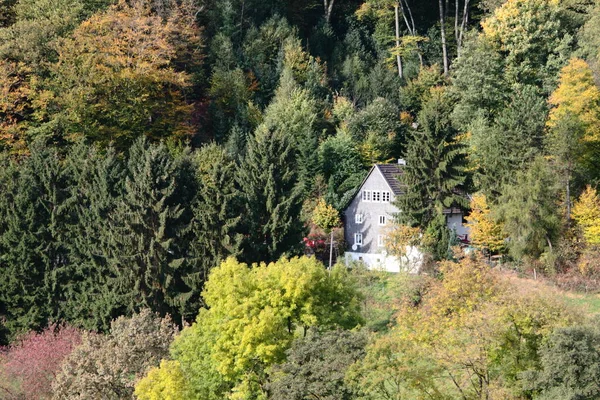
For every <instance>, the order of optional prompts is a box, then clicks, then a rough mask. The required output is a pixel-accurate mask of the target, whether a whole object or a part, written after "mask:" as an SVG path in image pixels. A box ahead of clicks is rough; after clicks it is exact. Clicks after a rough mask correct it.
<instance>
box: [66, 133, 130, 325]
mask: <svg viewBox="0 0 600 400" xmlns="http://www.w3.org/2000/svg"><path fill="white" fill-rule="evenodd" d="M65 168H66V170H67V172H68V176H69V178H70V180H71V183H70V185H69V200H68V201H69V203H70V204H71V208H72V213H71V221H70V223H69V226H68V241H67V246H68V250H69V263H70V268H69V269H68V271H69V276H68V279H66V280H65V281H66V282H68V283H65V285H63V287H62V291H63V294H64V300H63V301H64V306H63V308H64V313H65V318H66V319H67V320H69V321H71V322H72V323H75V324H77V325H79V326H84V327H85V328H87V329H93V330H96V329H100V330H107V329H108V328H109V326H110V322H111V320H112V319H114V318H116V317H118V316H119V315H120V313H121V312H122V311H123V309H122V306H123V305H122V304H121V302H120V300H119V298H118V296H117V295H116V293H115V292H114V291H113V290H112V287H111V286H110V282H111V279H113V278H114V277H115V274H114V273H113V272H112V271H111V270H110V269H109V266H110V263H109V256H110V251H111V240H112V232H111V227H110V224H107V222H108V221H109V220H110V217H111V213H112V212H113V210H115V209H116V207H117V204H119V203H120V202H121V201H122V200H123V198H122V197H123V181H124V178H125V170H124V166H123V163H122V162H121V161H120V160H119V158H118V156H117V154H116V153H115V151H114V149H112V148H108V149H107V150H106V151H104V152H101V151H99V150H98V149H97V148H96V147H93V146H88V145H86V144H85V143H83V142H80V143H77V144H76V145H75V146H73V148H72V149H71V151H70V152H69V154H68V156H67V158H66V161H65Z"/></svg>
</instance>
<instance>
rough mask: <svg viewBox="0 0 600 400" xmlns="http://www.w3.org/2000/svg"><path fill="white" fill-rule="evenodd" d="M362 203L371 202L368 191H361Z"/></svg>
mask: <svg viewBox="0 0 600 400" xmlns="http://www.w3.org/2000/svg"><path fill="white" fill-rule="evenodd" d="M362 199H363V201H371V191H370V190H363V197H362Z"/></svg>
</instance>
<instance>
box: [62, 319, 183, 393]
mask: <svg viewBox="0 0 600 400" xmlns="http://www.w3.org/2000/svg"><path fill="white" fill-rule="evenodd" d="M177 332H178V329H177V327H176V326H175V325H174V324H173V322H172V321H171V319H170V318H169V317H168V316H167V317H166V318H160V317H159V316H158V315H156V314H153V313H152V312H151V311H149V310H142V311H141V312H140V313H139V314H136V315H134V316H132V317H131V318H125V317H119V318H117V319H116V320H114V321H113V322H112V324H111V329H110V333H109V334H108V335H97V334H85V335H83V341H82V343H81V345H80V346H78V347H77V348H75V350H73V352H72V353H71V354H70V356H69V357H68V358H67V359H66V360H65V362H64V364H63V366H62V369H61V371H60V373H59V374H58V376H57V377H56V380H55V382H54V384H53V385H52V394H53V397H52V398H53V399H56V400H59V399H60V400H69V399H82V398H85V399H104V400H112V399H114V400H122V399H132V398H133V389H134V385H135V383H136V382H137V381H138V380H139V379H140V378H141V377H142V376H143V374H144V373H145V372H146V371H147V370H148V369H149V368H150V367H156V366H158V364H159V362H160V360H161V359H163V358H166V357H167V355H168V352H169V351H168V350H169V345H170V344H171V342H172V341H173V338H174V337H175V334H176V333H177Z"/></svg>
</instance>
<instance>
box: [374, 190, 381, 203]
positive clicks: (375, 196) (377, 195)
mask: <svg viewBox="0 0 600 400" xmlns="http://www.w3.org/2000/svg"><path fill="white" fill-rule="evenodd" d="M373 201H377V202H380V201H381V192H377V191H374V192H373Z"/></svg>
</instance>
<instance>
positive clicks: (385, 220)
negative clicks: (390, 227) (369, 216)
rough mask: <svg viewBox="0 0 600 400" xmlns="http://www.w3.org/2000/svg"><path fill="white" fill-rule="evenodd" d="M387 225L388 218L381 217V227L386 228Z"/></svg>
mask: <svg viewBox="0 0 600 400" xmlns="http://www.w3.org/2000/svg"><path fill="white" fill-rule="evenodd" d="M386 224H387V217H386V216H385V215H380V216H379V226H385V225H386Z"/></svg>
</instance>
